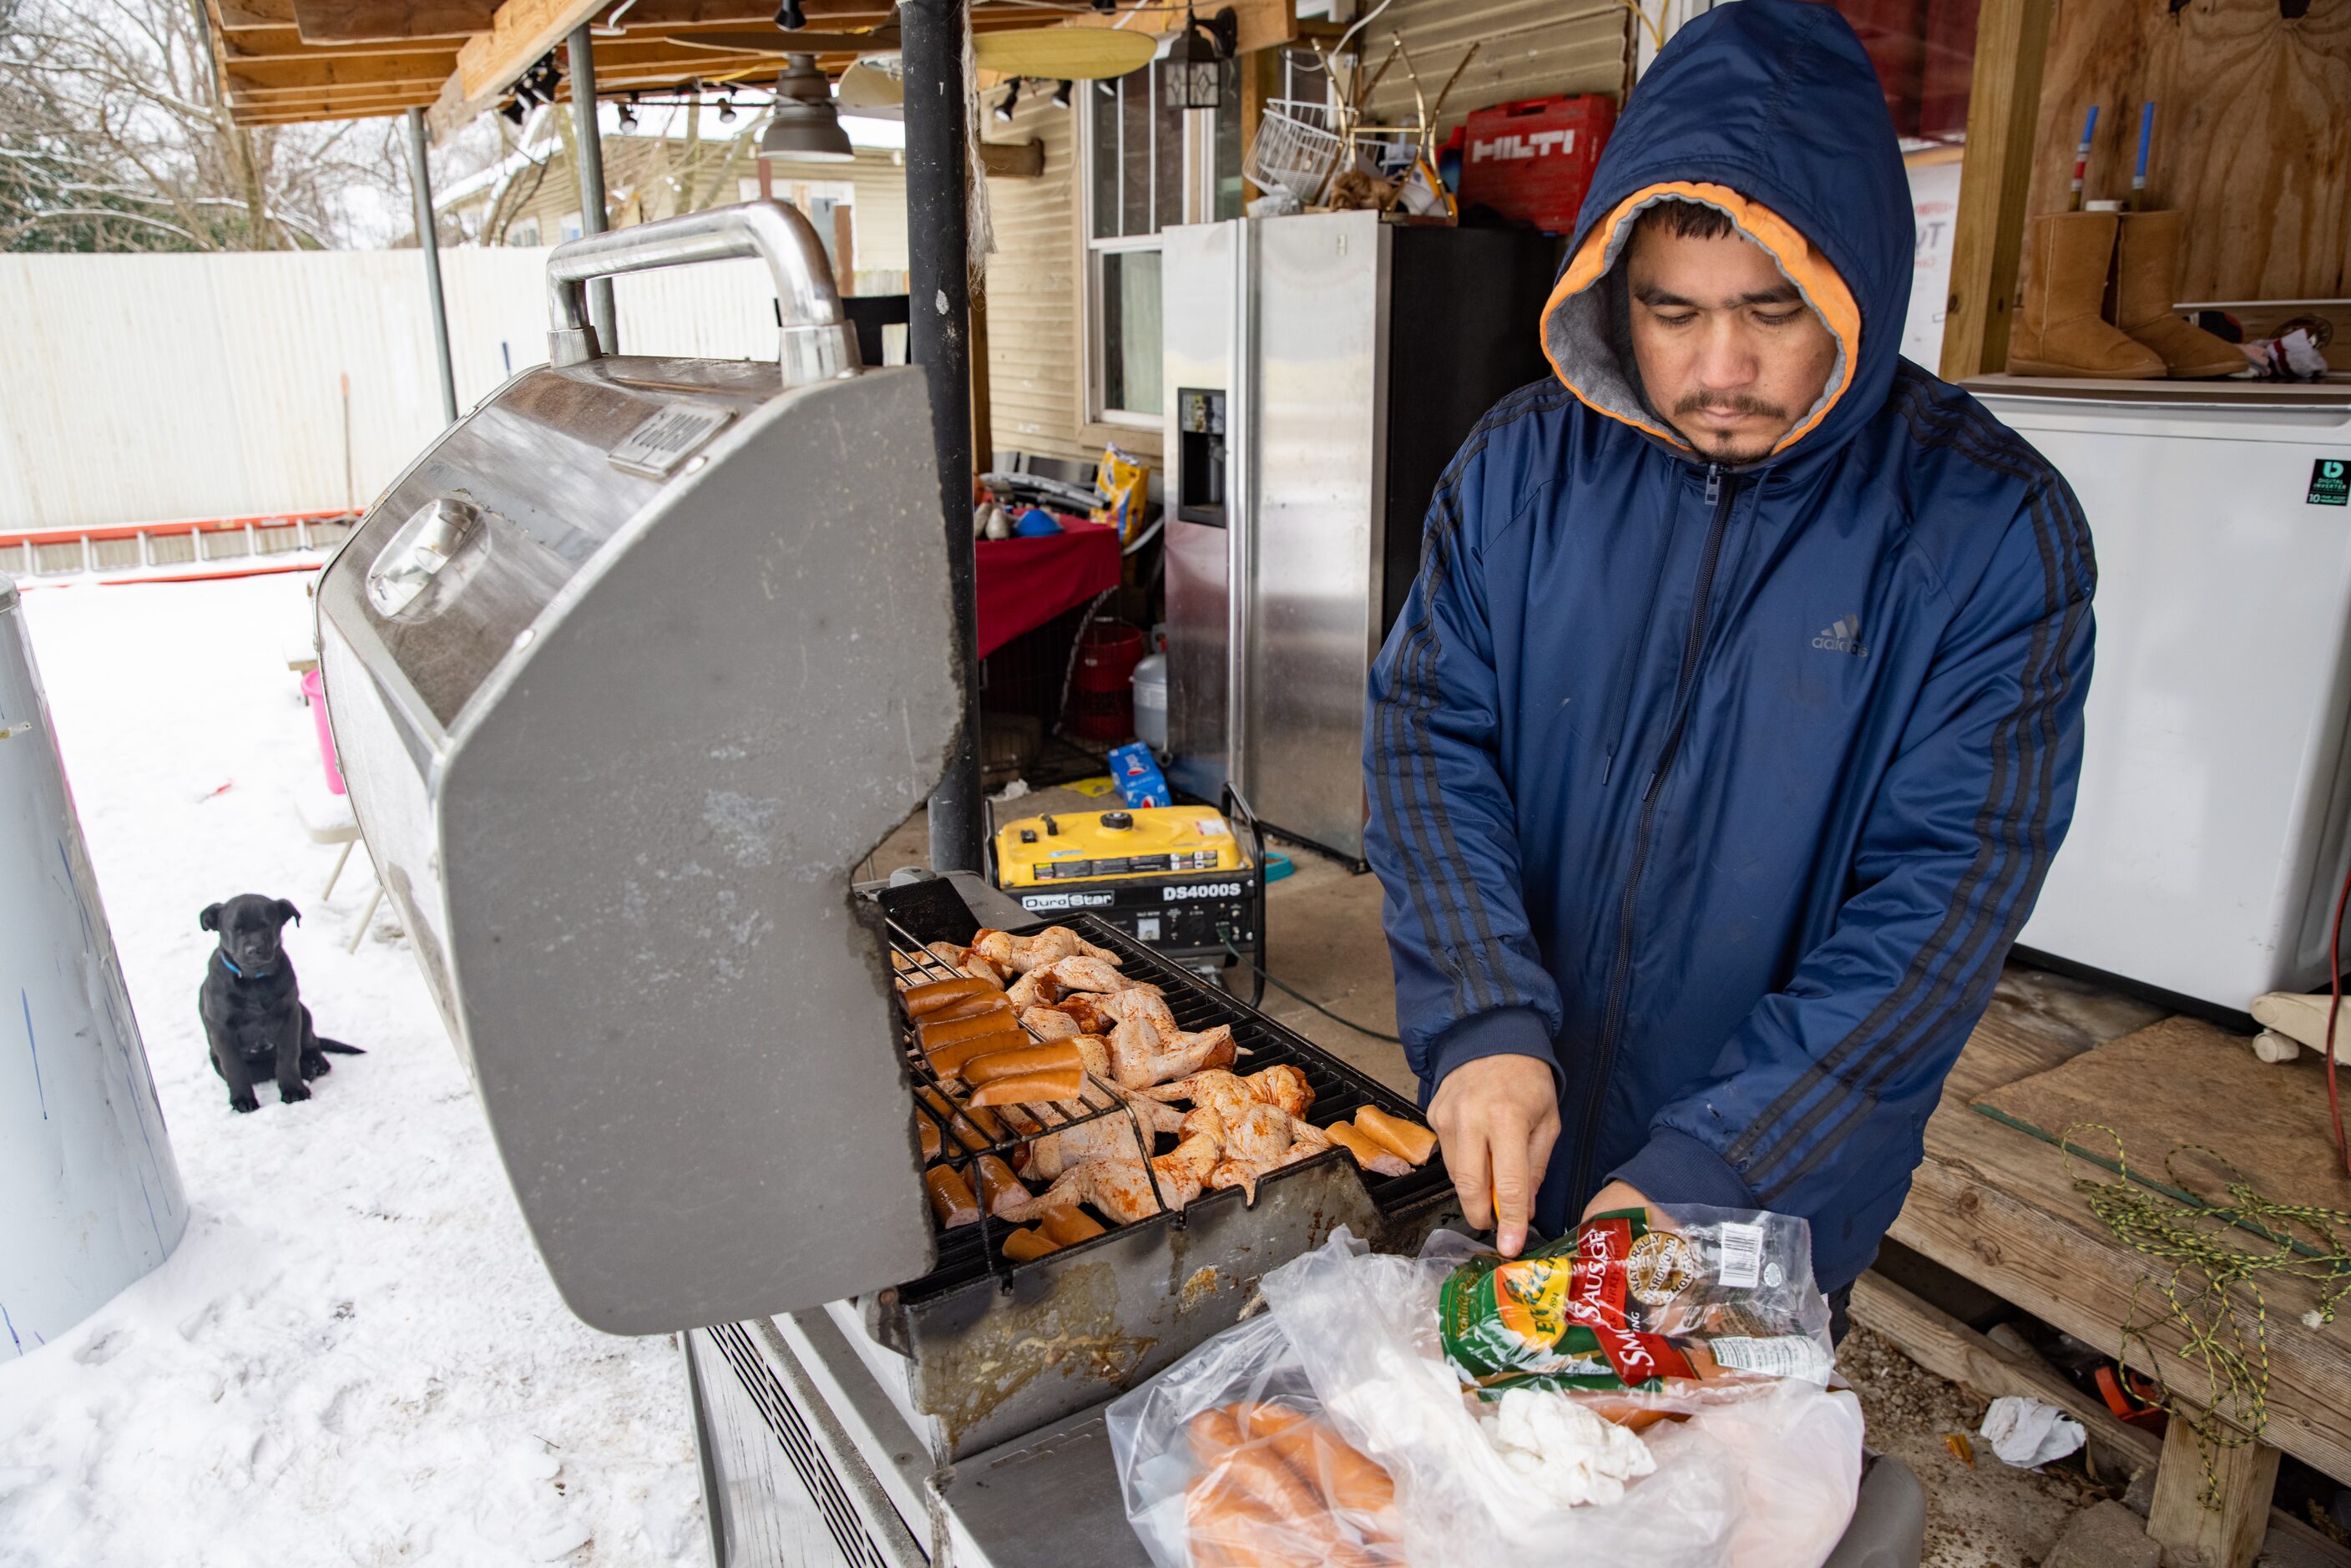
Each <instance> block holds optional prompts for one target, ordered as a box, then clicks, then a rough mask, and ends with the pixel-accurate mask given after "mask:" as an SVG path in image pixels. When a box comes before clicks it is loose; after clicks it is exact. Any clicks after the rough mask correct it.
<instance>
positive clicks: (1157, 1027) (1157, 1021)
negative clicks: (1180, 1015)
mask: <svg viewBox="0 0 2351 1568" xmlns="http://www.w3.org/2000/svg"><path fill="white" fill-rule="evenodd" d="M1094 1006H1095V1007H1096V1008H1097V1009H1099V1010H1101V1011H1102V1012H1105V1013H1108V1014H1109V1015H1110V1016H1111V1017H1112V1018H1113V1019H1115V1020H1117V1021H1119V1022H1122V1023H1128V1022H1132V1023H1141V1024H1148V1025H1150V1026H1151V1029H1152V1031H1153V1032H1154V1033H1155V1034H1157V1035H1158V1036H1159V1038H1160V1039H1161V1040H1174V1039H1175V1037H1176V1036H1177V1035H1179V1034H1182V1033H1183V1032H1184V1029H1183V1026H1182V1025H1181V1024H1178V1023H1177V1022H1176V1021H1175V1014H1174V1013H1173V1012H1171V1011H1169V1010H1168V1008H1167V998H1165V997H1163V996H1161V995H1159V993H1158V992H1156V991H1146V990H1144V989H1143V988H1141V987H1139V986H1138V987H1135V988H1132V989H1128V990H1123V991H1119V992H1116V993H1115V994H1113V995H1111V996H1107V997H1104V998H1102V1000H1101V1001H1099V1002H1097V1003H1095V1004H1094Z"/></svg>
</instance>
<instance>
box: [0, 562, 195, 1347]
mask: <svg viewBox="0 0 2351 1568" xmlns="http://www.w3.org/2000/svg"><path fill="white" fill-rule="evenodd" d="M0 736H5V737H6V738H5V741H0V802H5V810H0V1361H5V1360H12V1359H14V1358H15V1357H16V1356H19V1355H30V1354H33V1353H34V1352H36V1351H37V1350H38V1349H40V1347H41V1346H42V1345H44V1344H47V1343H48V1342H50V1341H51V1340H54V1339H56V1338H57V1336H58V1335H59V1334H62V1333H65V1332H66V1331H67V1330H68V1329H69V1328H71V1327H73V1326H74V1324H76V1323H78V1322H80V1321H81V1320H82V1319H83V1318H85V1317H87V1316H89V1314H90V1313H91V1312H94V1311H96V1310H97V1309H98V1308H99V1306H101V1305H103V1304H104V1303H105V1301H107V1299H108V1298H109V1297H110V1296H112V1295H113V1294H114V1293H115V1292H116V1291H120V1290H121V1289H122V1288H123V1287H124V1286H125V1285H128V1284H130V1283H131V1281H133V1280H136V1279H138V1278H139V1277H140V1276H141V1275H142V1274H144V1273H146V1272H147V1271H148V1270H150V1269H152V1268H154V1267H155V1266H156V1265H157V1264H159V1263H161V1262H162V1261H163V1260H164V1259H166V1258H168V1257H170V1256H171V1253H172V1249H173V1248H174V1247H177V1246H178V1245H179V1244H180V1238H181V1236H182V1235H183V1233H184V1232H185V1231H186V1229H187V1228H188V1205H187V1200H186V1199H185V1198H184V1197H182V1195H181V1190H180V1173H179V1169H178V1167H177V1166H175V1165H174V1164H173V1163H172V1144H171V1139H170V1137H169V1135H168V1134H166V1133H165V1132H164V1130H163V1112H162V1106H160V1105H158V1104H157V1103H156V1102H155V1084H154V1081H153V1080H152V1078H151V1077H150V1076H149V1075H148V1071H147V1051H146V1048H145V1047H144V1046H143V1045H142V1044H141V1042H140V1039H139V1023H138V1020H137V1019H134V1018H132V1017H131V998H130V996H129V995H128V994H127V993H126V992H125V991H124V990H123V988H122V967H121V965H120V964H119V963H118V962H116V960H115V956H114V938H113V936H111V934H110V932H109V931H108V929H107V925H106V911H105V910H104V909H103V908H101V907H100V906H99V900H98V882H97V879H96V878H95V877H93V876H92V875H91V874H90V868H89V854H88V852H86V851H85V850H84V849H83V847H82V837H81V824H80V823H79V822H78V821H77V820H76V819H75V816H74V809H73V800H72V798H71V797H70V796H68V794H67V792H66V781H65V771H64V768H63V766H62V765H61V763H60V761H59V759H58V757H57V737H56V731H55V730H54V729H52V728H51V727H50V725H49V713H48V708H47V705H46V704H45V703H44V702H43V700H42V697H41V684H40V676H39V674H38V673H37V671H36V669H35V667H34V664H33V657H32V649H31V648H30V647H29V646H28V645H27V644H26V639H25V627H24V614H23V612H22V611H20V610H19V609H18V607H17V601H16V585H15V584H14V583H12V582H10V581H9V580H8V579H6V578H5V577H0Z"/></svg>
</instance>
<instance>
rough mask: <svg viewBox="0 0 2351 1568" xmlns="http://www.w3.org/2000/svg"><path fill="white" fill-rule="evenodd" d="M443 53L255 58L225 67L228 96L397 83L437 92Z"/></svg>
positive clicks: (444, 66) (445, 65)
mask: <svg viewBox="0 0 2351 1568" xmlns="http://www.w3.org/2000/svg"><path fill="white" fill-rule="evenodd" d="M449 63H450V61H449V57H448V56H446V55H362V56H357V57H352V56H335V55H330V56H329V57H326V58H324V59H317V60H254V61H248V62H246V63H245V64H243V65H236V64H230V65H229V66H228V68H227V69H226V71H225V77H226V80H227V83H228V95H229V99H230V101H232V102H237V101H241V100H244V99H251V98H256V97H259V96H262V95H266V94H281V95H282V94H285V93H289V92H291V93H316V92H319V91H322V90H332V89H375V90H378V91H381V90H384V89H392V88H400V89H411V90H422V91H423V92H424V93H426V94H428V95H429V94H431V93H434V92H437V91H438V90H439V89H440V86H441V84H442V83H443V82H444V81H445V80H447V79H448V74H449Z"/></svg>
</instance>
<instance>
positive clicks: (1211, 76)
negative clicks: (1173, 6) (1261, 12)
mask: <svg viewBox="0 0 2351 1568" xmlns="http://www.w3.org/2000/svg"><path fill="white" fill-rule="evenodd" d="M1239 37H1240V23H1239V19H1238V17H1237V16H1234V15H1233V8H1232V7H1231V6H1229V5H1228V6H1226V7H1225V8H1224V9H1223V10H1221V11H1218V12H1217V14H1216V15H1215V16H1211V17H1210V18H1208V20H1207V21H1206V22H1203V21H1201V20H1200V18H1199V17H1198V16H1196V15H1194V14H1193V12H1192V10H1191V8H1190V7H1189V6H1186V8H1185V11H1184V30H1183V31H1182V32H1181V33H1179V34H1177V35H1176V36H1175V42H1174V44H1172V45H1171V46H1169V47H1168V50H1167V69H1168V74H1169V77H1170V78H1171V79H1170V80H1169V83H1168V85H1169V87H1170V88H1172V89H1174V97H1175V101H1176V102H1177V103H1178V104H1180V105H1181V106H1182V107H1184V108H1186V109H1214V108H1216V107H1217V105H1218V104H1220V103H1222V102H1223V101H1224V98H1225V62H1226V61H1227V60H1228V59H1230V58H1232V57H1233V52H1234V46H1235V45H1236V44H1237V43H1238V42H1239Z"/></svg>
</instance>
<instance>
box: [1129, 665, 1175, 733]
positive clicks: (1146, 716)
mask: <svg viewBox="0 0 2351 1568" xmlns="http://www.w3.org/2000/svg"><path fill="white" fill-rule="evenodd" d="M1134 738H1135V739H1137V740H1139V741H1141V742H1143V744H1144V745H1145V746H1147V747H1151V749H1152V750H1154V751H1157V752H1165V750H1166V749H1167V655H1166V654H1165V653H1151V654H1147V655H1145V656H1144V657H1143V658H1141V659H1138V660H1136V661H1135V664H1134Z"/></svg>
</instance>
